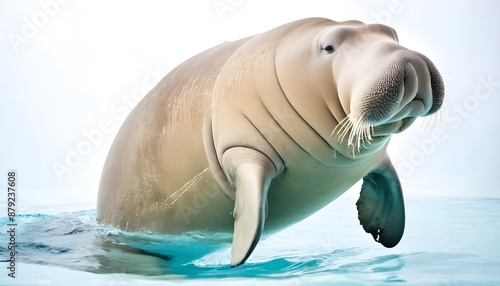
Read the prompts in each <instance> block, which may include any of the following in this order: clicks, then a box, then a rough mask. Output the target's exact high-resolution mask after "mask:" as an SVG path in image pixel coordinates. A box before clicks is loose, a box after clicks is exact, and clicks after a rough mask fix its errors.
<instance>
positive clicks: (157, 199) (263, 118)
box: [97, 18, 444, 266]
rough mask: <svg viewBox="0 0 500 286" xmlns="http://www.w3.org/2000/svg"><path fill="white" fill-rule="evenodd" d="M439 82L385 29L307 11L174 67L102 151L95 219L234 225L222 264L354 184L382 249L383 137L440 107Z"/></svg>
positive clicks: (390, 212) (388, 183)
mask: <svg viewBox="0 0 500 286" xmlns="http://www.w3.org/2000/svg"><path fill="white" fill-rule="evenodd" d="M443 98H444V87H443V82H442V79H441V77H440V75H439V73H438V71H437V69H436V68H435V67H434V65H433V64H432V62H431V61H430V60H428V59H427V58H426V57H425V56H423V55H421V54H419V53H417V52H414V51H410V50H408V49H406V48H403V47H402V46H400V45H399V44H398V43H397V38H396V34H395V32H394V30H392V29H391V28H389V27H387V26H383V25H365V24H363V23H361V22H357V21H349V22H334V21H332V20H328V19H322V18H310V19H304V20H299V21H295V22H292V23H288V24H285V25H283V26H280V27H278V28H275V29H273V30H270V31H268V32H265V33H262V34H258V35H255V36H252V37H248V38H245V39H241V40H238V41H235V42H225V43H223V44H221V45H219V46H216V47H214V48H212V49H209V50H207V51H205V52H202V53H200V54H198V55H196V56H194V57H193V58H191V59H189V60H187V61H185V62H184V63H182V64H181V65H179V66H178V67H176V68H175V69H174V70H172V71H171V72H170V73H169V74H168V75H166V76H165V77H164V78H163V80H162V81H161V82H160V83H159V84H158V85H157V86H156V87H155V88H154V89H153V90H151V92H149V94H147V95H146V96H145V98H144V99H143V100H142V101H141V102H139V104H138V105H137V106H136V107H135V108H134V110H133V111H132V112H131V113H130V115H129V116H128V117H127V119H126V120H125V122H124V123H123V125H122V127H121V128H120V130H119V132H118V134H117V136H116V138H115V140H114V142H113V144H112V146H111V149H110V151H109V154H108V157H107V159H106V163H105V165H104V169H103V172H102V177H101V182H100V186H99V194H98V206H97V219H98V221H100V222H103V223H107V224H112V225H115V226H118V227H120V228H122V229H127V230H131V231H153V232H159V233H168V234H180V233H185V232H191V231H201V232H206V233H229V234H231V233H233V245H232V260H231V265H232V266H237V265H239V264H242V263H244V261H245V260H246V259H247V258H248V256H249V255H250V254H251V252H252V251H253V249H254V248H255V246H256V244H257V242H258V241H259V238H260V236H261V234H262V232H263V231H264V232H266V233H271V232H274V231H277V230H279V229H282V228H284V227H286V226H289V225H291V224H294V223H296V222H298V221H300V220H303V219H304V218H306V217H308V216H309V215H311V214H313V213H314V212H316V211H317V210H319V209H321V208H322V207H324V206H325V205H327V204H328V203H330V202H331V201H333V200H334V199H336V198H337V197H338V196H340V195H341V194H342V193H344V192H345V191H346V190H347V189H349V188H350V187H351V186H352V185H354V184H355V183H356V182H357V181H359V180H360V179H362V178H363V187H362V192H361V195H360V199H359V200H358V202H357V207H358V212H359V219H360V222H361V224H362V226H363V228H364V229H365V230H366V231H367V232H369V233H371V234H372V235H373V237H374V238H375V240H377V241H378V242H380V243H382V244H383V245H385V246H387V247H392V246H394V245H396V244H397V243H398V242H399V240H400V239H401V236H402V234H403V230H404V221H405V215H404V202H403V196H402V192H401V186H400V183H399V180H398V177H397V174H396V172H395V170H394V168H393V167H392V165H391V163H390V160H389V158H388V156H387V153H386V146H387V144H388V142H389V139H390V136H391V135H392V134H394V133H398V132H400V131H402V130H404V129H406V128H407V127H408V126H409V125H411V123H413V121H414V120H415V118H416V117H418V116H426V115H429V114H432V113H434V112H435V111H437V110H438V109H439V108H440V106H441V104H442V102H443Z"/></svg>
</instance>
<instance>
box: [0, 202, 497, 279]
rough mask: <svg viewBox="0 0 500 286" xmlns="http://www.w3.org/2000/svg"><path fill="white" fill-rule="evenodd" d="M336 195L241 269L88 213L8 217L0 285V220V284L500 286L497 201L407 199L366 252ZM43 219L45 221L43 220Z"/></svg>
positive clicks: (1, 239) (187, 238)
mask: <svg viewBox="0 0 500 286" xmlns="http://www.w3.org/2000/svg"><path fill="white" fill-rule="evenodd" d="M355 201H356V198H354V197H352V196H351V197H350V196H344V197H341V198H339V199H338V200H336V201H335V202H333V203H332V204H330V205H329V206H327V207H326V208H325V209H323V210H321V211H320V212H318V213H316V214H315V215H314V216H312V217H310V218H308V219H307V220H305V221H302V222H301V223H299V224H297V225H295V226H293V227H290V228H288V229H286V230H284V231H282V232H280V233H277V234H274V235H272V236H269V237H265V238H264V239H262V240H261V242H260V243H259V244H258V245H257V247H256V249H255V251H254V253H253V254H252V256H251V257H250V259H249V260H248V261H247V263H246V264H245V265H243V266H241V267H237V268H233V269H232V268H230V267H229V266H228V265H229V261H230V245H229V244H228V243H218V244H214V243H210V242H207V241H205V240H203V239H201V240H200V239H199V237H197V238H196V237H193V236H197V235H199V234H191V235H183V236H168V235H160V234H154V233H132V232H126V231H122V230H119V229H116V228H113V227H109V226H103V225H99V224H97V223H96V222H95V216H96V211H95V209H89V210H80V211H71V212H64V213H56V214H54V213H52V212H47V213H26V214H22V215H19V216H18V217H17V223H18V232H17V234H16V241H17V250H18V254H17V256H16V258H17V269H16V276H17V277H16V278H15V279H12V278H9V277H7V273H8V271H7V270H6V266H7V262H5V259H6V258H7V257H8V251H7V241H8V236H7V235H8V234H7V232H6V230H7V223H8V220H7V217H3V218H0V229H1V230H2V231H1V233H0V260H2V262H1V263H0V268H1V269H2V270H1V271H0V272H1V273H0V275H2V276H3V277H1V279H0V285H165V282H166V281H168V282H171V283H175V284H183V285H185V284H187V285H211V284H217V285H235V283H236V282H237V283H238V285H255V284H257V283H258V284H259V285H266V284H272V285H274V284H279V285H318V284H327V285H385V284H387V283H390V284H391V285H500V248H499V247H498V244H499V243H500V200H497V199H450V198H432V197H416V198H407V199H406V211H407V223H406V230H405V234H404V236H403V239H402V240H401V242H400V244H399V245H398V246H396V247H395V248H392V249H387V248H384V247H383V246H381V245H380V244H378V243H375V242H374V241H373V239H372V237H371V235H369V234H367V233H365V232H364V231H363V229H362V228H361V226H360V225H359V223H358V221H357V217H356V216H357V214H356V207H355V205H354V203H355ZM49 213H50V214H49Z"/></svg>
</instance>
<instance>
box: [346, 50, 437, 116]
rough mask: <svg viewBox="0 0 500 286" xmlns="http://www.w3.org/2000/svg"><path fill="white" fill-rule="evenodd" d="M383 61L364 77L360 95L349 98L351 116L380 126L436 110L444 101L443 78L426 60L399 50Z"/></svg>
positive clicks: (407, 51)
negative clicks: (350, 100)
mask: <svg viewBox="0 0 500 286" xmlns="http://www.w3.org/2000/svg"><path fill="white" fill-rule="evenodd" d="M383 62H384V63H386V64H385V65H386V67H385V68H382V69H379V70H378V71H374V73H376V74H374V75H368V76H366V79H365V82H364V84H363V83H362V84H361V86H362V89H361V95H360V96H355V97H354V98H353V101H354V102H353V105H352V106H351V113H352V114H353V115H357V116H358V118H362V119H363V121H365V122H369V123H370V124H372V125H373V126H380V125H384V124H387V123H393V122H397V121H400V120H403V119H406V118H416V117H421V116H427V115H430V114H432V113H434V112H436V111H437V110H439V108H440V107H441V105H442V103H443V100H444V84H443V79H442V78H441V75H440V74H439V72H438V71H437V68H436V67H435V65H434V64H433V63H432V62H431V61H430V60H429V59H428V58H427V57H425V56H423V55H422V54H419V53H416V52H413V51H409V50H401V51H397V52H393V53H392V54H391V55H390V57H389V58H387V60H384V61H383ZM380 71H382V72H380Z"/></svg>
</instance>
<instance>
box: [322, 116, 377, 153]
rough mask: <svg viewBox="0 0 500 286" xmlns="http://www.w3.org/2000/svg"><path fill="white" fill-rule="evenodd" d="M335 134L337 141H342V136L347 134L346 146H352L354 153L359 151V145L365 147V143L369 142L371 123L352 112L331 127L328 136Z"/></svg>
mask: <svg viewBox="0 0 500 286" xmlns="http://www.w3.org/2000/svg"><path fill="white" fill-rule="evenodd" d="M334 134H337V135H338V136H339V137H338V141H339V142H340V143H342V142H343V141H344V138H345V137H346V136H347V134H349V136H348V138H347V146H348V147H351V148H352V154H353V156H354V155H355V151H356V150H357V151H358V153H360V152H361V147H363V148H366V144H365V143H368V144H371V143H370V141H372V134H373V123H371V122H367V121H366V120H365V119H364V116H362V115H361V116H353V114H352V113H351V114H349V115H347V116H346V117H345V118H344V119H342V121H340V122H339V124H338V125H337V126H336V127H335V128H334V129H333V131H332V133H331V134H330V136H333V135H334Z"/></svg>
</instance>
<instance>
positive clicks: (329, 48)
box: [323, 43, 335, 54]
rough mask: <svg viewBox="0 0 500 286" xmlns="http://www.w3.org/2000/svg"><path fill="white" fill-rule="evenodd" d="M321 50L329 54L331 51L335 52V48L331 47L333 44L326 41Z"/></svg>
mask: <svg viewBox="0 0 500 286" xmlns="http://www.w3.org/2000/svg"><path fill="white" fill-rule="evenodd" d="M323 50H324V51H325V52H326V53H327V54H331V53H333V52H335V48H334V47H333V44H331V43H326V44H324V45H323Z"/></svg>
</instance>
